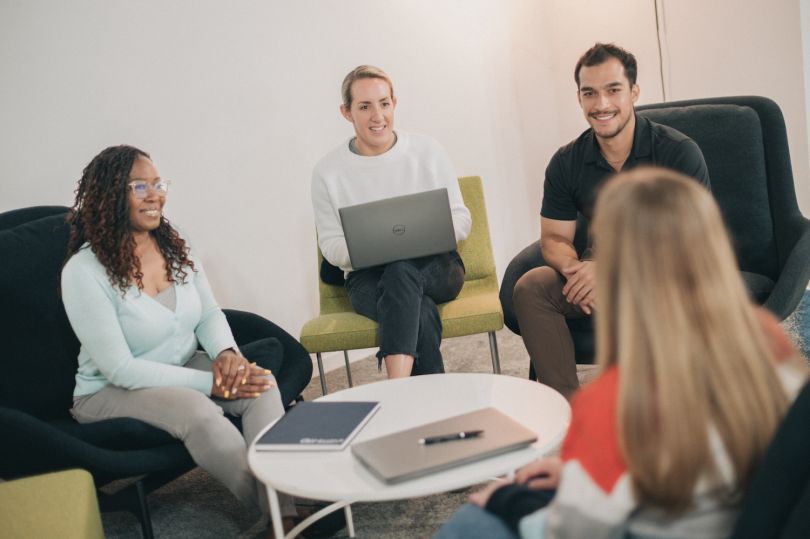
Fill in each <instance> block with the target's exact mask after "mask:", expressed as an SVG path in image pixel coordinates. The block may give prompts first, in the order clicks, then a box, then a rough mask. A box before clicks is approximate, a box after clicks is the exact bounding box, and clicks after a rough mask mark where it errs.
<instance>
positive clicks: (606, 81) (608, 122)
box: [577, 58, 639, 139]
mask: <svg viewBox="0 0 810 539" xmlns="http://www.w3.org/2000/svg"><path fill="white" fill-rule="evenodd" d="M579 81H580V82H579V91H578V93H577V99H578V100H579V104H580V106H581V107H582V112H583V113H584V114H585V119H586V120H587V121H588V123H589V124H590V126H591V127H592V128H593V130H594V133H596V136H597V137H598V138H601V139H609V138H613V137H615V136H616V135H618V134H619V133H621V132H622V131H623V130H624V129H625V128H626V127H628V126H630V128H631V129H632V127H633V126H635V115H634V114H633V105H634V104H635V102H636V100H637V99H638V92H639V90H638V85H637V84H634V85H632V86H631V85H630V81H629V80H628V78H627V75H626V74H625V72H624V66H623V65H622V63H621V62H620V61H619V60H618V59H617V58H609V59H608V60H607V61H605V62H602V63H601V64H598V65H594V66H589V67H586V66H583V67H582V68H581V69H580V71H579ZM631 122H632V123H631Z"/></svg>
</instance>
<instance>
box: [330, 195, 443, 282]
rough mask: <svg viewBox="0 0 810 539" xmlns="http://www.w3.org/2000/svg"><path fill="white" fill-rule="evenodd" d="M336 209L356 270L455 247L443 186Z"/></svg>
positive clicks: (432, 253) (441, 251) (437, 252)
mask: <svg viewBox="0 0 810 539" xmlns="http://www.w3.org/2000/svg"><path fill="white" fill-rule="evenodd" d="M338 212H339V213H340V222H341V224H342V226H343V235H344V236H345V237H346V245H347V246H348V248H349V259H350V260H351V264H352V268H353V269H356V270H358V269H363V268H370V267H372V266H379V265H381V264H388V263H390V262H394V261H396V260H408V259H411V258H418V257H421V256H428V255H435V254H439V253H447V252H450V251H452V250H453V249H455V248H456V234H455V231H454V229H453V218H452V215H451V213H450V200H449V197H448V195H447V189H435V190H432V191H423V192H421V193H414V194H412V195H403V196H398V197H393V198H385V199H382V200H375V201H374V202H367V203H365V204H357V205H355V206H346V207H345V208H340V209H339V210H338Z"/></svg>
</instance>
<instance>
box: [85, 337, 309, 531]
mask: <svg viewBox="0 0 810 539" xmlns="http://www.w3.org/2000/svg"><path fill="white" fill-rule="evenodd" d="M211 365H212V361H211V360H210V359H209V358H208V356H207V355H206V354H205V353H204V352H198V353H196V354H195V355H194V356H192V358H191V359H190V360H189V361H188V363H186V365H185V366H186V367H188V368H192V369H197V370H201V371H207V372H211ZM267 378H268V379H270V380H272V382H273V383H275V379H274V378H273V376H272V375H268V376H267ZM71 413H72V414H73V417H74V418H76V421H78V422H79V423H92V422H94V421H100V420H102V419H109V418H113V417H132V418H135V419H139V420H141V421H143V422H144V423H148V424H150V425H152V426H154V427H157V428H160V429H163V430H165V431H166V432H168V433H169V434H171V435H172V436H174V437H175V438H178V439H179V440H181V441H182V442H183V444H184V445H185V446H186V449H188V452H189V453H190V454H191V458H193V459H194V462H196V463H197V465H198V466H200V468H202V469H204V470H205V471H207V472H208V473H210V474H211V475H212V476H213V477H214V478H216V479H217V480H218V481H220V482H221V483H222V484H224V485H225V486H226V487H227V488H228V490H230V491H231V492H233V494H234V495H235V496H236V497H237V498H238V499H239V500H240V501H241V502H242V503H244V504H245V505H247V506H248V507H255V508H257V509H259V510H260V511H261V512H262V514H269V505H268V502H267V491H266V490H265V488H264V485H262V484H261V483H260V482H258V481H257V480H256V478H255V477H253V474H252V473H251V472H250V469H249V468H248V462H247V446H248V445H249V444H250V442H252V441H253V439H254V438H255V437H256V435H257V434H259V432H260V431H261V430H262V429H263V428H264V427H266V426H267V425H268V424H269V423H270V422H272V421H275V420H276V419H277V418H278V417H280V416H282V415H283V414H284V406H283V405H282V403H281V395H280V394H279V391H278V387H273V388H271V389H269V390H267V391H266V392H265V393H263V394H262V396H261V397H257V398H255V399H237V400H223V399H218V398H214V397H208V396H207V395H205V394H203V393H200V392H199V391H197V390H194V389H191V388H187V387H152V388H145V389H136V390H129V389H122V388H120V387H115V386H107V387H105V388H103V389H101V390H100V391H97V392H96V393H93V394H91V395H83V396H81V397H77V398H75V399H74V401H73V409H72V410H71ZM224 413H228V414H230V415H233V416H238V417H241V418H242V431H243V432H242V433H240V432H239V429H237V428H236V427H235V426H234V425H233V423H231V422H230V421H229V420H228V419H227V418H226V417H225V416H224ZM243 434H244V437H243ZM279 501H280V502H281V511H282V515H284V516H292V515H295V514H296V511H295V505H294V504H293V501H292V498H290V497H287V496H280V497H279Z"/></svg>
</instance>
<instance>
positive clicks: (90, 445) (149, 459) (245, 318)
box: [0, 206, 312, 537]
mask: <svg viewBox="0 0 810 539" xmlns="http://www.w3.org/2000/svg"><path fill="white" fill-rule="evenodd" d="M66 211H67V208H64V207H61V206H38V207H34V208H25V209H21V210H14V211H10V212H6V213H2V214H0V258H2V260H3V263H2V264H0V342H3V343H4V345H5V350H4V353H3V354H2V355H0V368H2V370H3V373H4V374H3V376H2V377H0V439H2V440H3V442H2V443H1V444H0V477H2V478H4V479H12V478H15V477H21V476H25V475H31V474H36V473H42V472H48V471H55V470H60V469H66V468H77V467H78V468H84V469H86V470H88V471H89V472H90V473H91V474H92V475H93V478H94V480H95V484H96V487H101V486H104V485H105V484H107V483H109V482H110V481H113V480H117V479H122V478H130V477H132V478H136V479H135V481H134V482H133V483H132V484H131V485H129V486H128V487H126V488H124V489H122V490H119V491H118V492H116V493H115V494H113V495H108V494H105V493H103V492H99V502H100V506H101V510H102V511H110V510H122V509H123V510H128V511H131V512H133V513H134V514H135V515H136V516H137V517H138V519H139V520H140V522H141V526H142V531H143V535H144V537H152V536H153V534H152V526H151V521H150V518H149V510H148V505H147V502H146V495H147V494H148V493H149V492H151V491H152V490H154V489H156V488H158V487H160V486H162V485H164V484H166V483H167V482H169V481H172V480H173V479H175V478H176V477H178V476H180V475H182V474H184V473H185V472H187V471H188V470H190V469H192V468H193V467H194V466H195V464H194V462H193V461H192V459H191V456H190V455H189V454H188V452H187V451H186V449H185V447H184V446H183V444H182V443H181V442H180V441H178V440H177V439H175V438H173V437H172V436H170V435H169V434H168V433H167V432H165V431H163V430H160V429H157V428H155V427H152V426H150V425H147V424H146V423H143V422H141V421H138V420H135V419H130V418H119V419H109V420H105V421H99V422H96V423H91V424H84V425H82V424H79V423H77V422H76V421H74V420H73V418H72V417H71V416H70V415H69V412H68V410H69V409H70V408H71V406H72V394H73V388H74V384H75V378H74V377H75V374H76V368H77V356H78V351H79V342H78V340H77V339H76V337H75V335H74V334H73V331H72V329H71V327H70V324H69V322H68V320H67V316H66V314H65V311H64V307H63V305H62V302H61V299H60V296H59V292H58V288H57V286H58V282H59V275H60V272H61V268H62V263H63V262H64V259H65V254H66V249H67V239H68V231H69V229H68V226H67V224H66V223H65V212H66ZM225 314H226V317H227V318H228V322H229V324H230V325H231V328H232V330H233V332H234V336H235V338H236V341H237V343H238V344H239V345H243V344H246V343H248V342H252V341H254V340H257V339H260V338H263V337H276V338H278V339H279V341H281V344H282V346H283V348H284V363H285V364H287V363H292V362H306V363H305V364H303V366H304V367H306V368H302V367H301V365H302V364H299V365H298V367H297V368H295V369H289V371H290V375H289V376H288V377H286V378H285V376H284V374H283V371H286V370H287V369H285V368H284V367H283V366H281V365H263V366H265V367H266V368H271V369H272V370H273V372H274V373H276V377H277V380H278V383H279V388H280V389H281V390H282V395H283V396H284V397H285V398H287V399H288V400H287V401H285V404H286V403H287V402H289V400H292V398H293V397H295V396H297V395H299V394H300V392H301V391H302V390H303V388H304V387H305V386H306V384H307V383H308V382H309V377H311V373H312V363H311V360H310V357H309V354H308V353H307V352H306V350H305V349H304V348H303V347H302V346H301V345H300V344H299V343H298V342H297V341H296V340H295V339H294V338H293V337H292V336H290V335H288V334H287V333H286V332H284V331H283V330H282V329H281V328H279V327H278V326H276V325H275V324H273V323H272V322H270V321H268V320H266V319H264V318H262V317H260V316H258V315H255V314H252V313H247V312H242V311H233V310H225ZM280 371H282V372H280ZM306 373H309V376H305V375H306ZM234 422H235V423H237V425H238V421H236V420H234Z"/></svg>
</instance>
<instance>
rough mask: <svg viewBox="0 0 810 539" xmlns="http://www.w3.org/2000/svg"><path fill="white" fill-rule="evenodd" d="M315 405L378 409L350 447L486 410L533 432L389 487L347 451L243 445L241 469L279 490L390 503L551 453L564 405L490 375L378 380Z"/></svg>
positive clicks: (546, 393)
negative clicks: (496, 450)
mask: <svg viewBox="0 0 810 539" xmlns="http://www.w3.org/2000/svg"><path fill="white" fill-rule="evenodd" d="M317 400H319V401H379V402H380V403H381V406H380V409H379V411H378V412H377V413H376V414H375V415H374V416H373V417H372V418H371V420H370V421H369V422H368V424H367V425H366V426H365V427H363V429H362V430H361V431H360V432H359V433H358V435H357V437H356V438H355V439H354V440H353V442H359V441H364V440H369V439H372V438H377V437H379V436H383V435H386V434H390V433H392V432H397V431H400V430H405V429H409V428H412V427H417V426H419V425H422V424H425V423H431V422H433V421H438V420H440V419H445V418H448V417H452V416H455V415H460V414H464V413H467V412H471V411H473V410H477V409H480V408H486V407H489V406H492V407H493V408H497V409H498V410H500V411H501V412H503V413H505V414H506V415H508V416H510V417H512V418H513V419H515V420H516V421H518V422H520V423H522V424H523V425H525V426H526V427H527V428H528V429H530V430H532V431H534V432H536V433H537V442H535V443H534V444H533V445H531V446H529V447H527V448H524V449H520V450H517V451H512V452H509V453H505V454H502V455H498V456H495V457H490V458H486V459H483V460H480V461H476V462H472V463H469V464H465V465H462V466H457V467H455V468H451V469H448V470H444V471H441V472H436V473H432V474H430V475H427V476H425V477H420V478H417V479H413V480H410V481H405V482H402V483H398V484H394V485H387V484H385V483H384V482H382V481H381V480H379V479H377V478H376V477H375V476H374V475H373V474H372V473H371V472H370V471H368V470H367V469H366V468H365V467H364V466H363V465H362V464H361V463H360V462H359V461H358V460H357V459H356V458H355V457H354V456H353V455H352V453H351V449H350V448H349V447H347V448H346V449H344V450H343V451H256V450H255V449H254V447H253V446H251V447H250V451H249V452H248V463H249V464H250V468H251V470H252V471H253V473H254V474H255V475H256V477H258V478H259V480H260V481H262V482H263V483H265V484H266V485H268V486H270V487H272V488H274V489H276V490H278V491H281V492H285V493H288V494H292V495H295V496H301V497H306V498H314V499H318V500H327V501H340V500H343V501H350V502H355V501H384V500H397V499H404V498H412V497H417V496H427V495H430V494H436V493H439V492H446V491H449V490H455V489H458V488H463V487H468V486H470V485H475V484H478V483H481V482H484V481H487V480H488V479H491V478H493V477H497V476H499V475H504V474H507V473H510V472H512V471H513V470H515V469H516V468H519V467H520V466H523V465H525V464H528V463H529V462H531V461H532V460H534V459H535V458H537V457H539V456H542V455H544V454H547V453H548V452H550V451H552V450H554V449H556V448H557V447H558V446H559V444H560V442H561V441H562V439H563V437H564V436H565V432H566V430H567V429H568V424H569V422H570V420H571V408H570V406H569V405H568V402H567V401H566V400H565V399H564V398H563V396H562V395H560V394H559V393H558V392H556V391H554V390H553V389H551V388H550V387H548V386H545V385H542V384H539V383H537V382H533V381H530V380H525V379H521V378H515V377H512V376H505V375H496V374H476V373H452V374H432V375H428V376H414V377H410V378H398V379H394V380H384V381H381V382H375V383H371V384H365V385H362V386H357V387H354V388H351V389H345V390H342V391H338V392H335V393H331V394H329V395H327V396H325V397H321V398H319V399H317Z"/></svg>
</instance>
